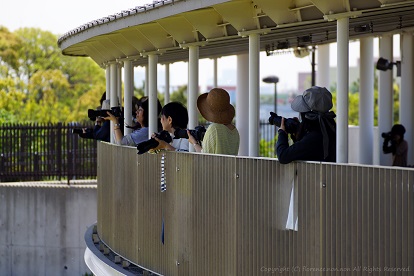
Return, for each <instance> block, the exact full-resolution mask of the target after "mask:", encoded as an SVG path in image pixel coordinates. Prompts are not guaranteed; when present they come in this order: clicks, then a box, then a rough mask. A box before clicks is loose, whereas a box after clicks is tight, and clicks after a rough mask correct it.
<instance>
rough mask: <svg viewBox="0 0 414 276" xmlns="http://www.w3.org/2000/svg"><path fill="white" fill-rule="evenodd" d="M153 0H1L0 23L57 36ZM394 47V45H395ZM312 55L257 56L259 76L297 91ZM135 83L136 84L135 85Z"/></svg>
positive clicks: (204, 72)
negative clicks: (272, 79)
mask: <svg viewBox="0 0 414 276" xmlns="http://www.w3.org/2000/svg"><path fill="white" fill-rule="evenodd" d="M146 3H152V0H82V1H81V0H71V1H68V2H65V1H57V0H37V1H33V0H0V25H2V26H5V27H7V28H8V29H9V30H10V31H14V30H16V29H18V28H22V27H36V28H40V29H42V30H45V31H50V32H52V33H54V34H56V35H59V36H60V35H63V34H64V33H66V32H68V31H70V30H72V29H75V28H77V27H79V26H81V25H83V24H85V23H87V22H89V21H92V20H94V19H99V18H102V17H105V16H107V15H111V14H115V13H117V12H120V11H122V10H127V9H130V8H134V7H136V6H143V5H144V4H146ZM377 49H378V43H377V42H374V54H376V55H378V50H377ZM394 49H395V46H394ZM310 59H311V57H310V56H307V57H304V58H296V57H294V55H293V54H292V53H290V54H281V55H275V56H266V55H265V53H261V55H260V78H261V79H263V78H264V77H266V76H270V75H276V76H278V77H279V83H278V84H277V86H278V92H282V93H283V92H284V91H291V90H296V89H297V87H298V78H297V74H298V73H299V72H310V71H311V60H310ZM358 59H359V42H352V43H350V54H349V64H350V66H356V64H357V61H358ZM236 60H237V59H236V57H235V56H230V57H223V58H220V59H219V60H218V85H219V86H225V85H235V84H236V73H235V67H236V64H237V63H236ZM199 64H200V65H199V67H200V68H199V70H200V73H199V82H200V86H201V87H202V88H203V87H206V86H208V85H212V82H213V80H212V76H211V75H212V74H211V72H212V70H213V63H212V61H211V60H209V59H205V60H200V63H199ZM330 65H331V66H336V45H335V44H331V46H330ZM187 66H188V65H187V63H184V62H179V63H174V64H171V65H170V79H171V80H170V84H171V85H172V86H179V85H182V84H186V83H187V79H186V78H185V74H183V71H187ZM163 68H164V67H163V66H159V69H158V72H159V76H160V77H159V80H158V86H159V89H160V90H161V91H162V90H163V89H162V87H163V83H164V81H163V78H162V77H161V76H162V75H163V70H164V69H163ZM135 71H136V80H137V81H138V82H140V81H142V80H143V79H144V75H145V73H144V69H143V68H142V67H138V68H136V69H135ZM136 85H138V84H136ZM260 85H261V87H264V90H265V91H273V84H266V83H261V84H260Z"/></svg>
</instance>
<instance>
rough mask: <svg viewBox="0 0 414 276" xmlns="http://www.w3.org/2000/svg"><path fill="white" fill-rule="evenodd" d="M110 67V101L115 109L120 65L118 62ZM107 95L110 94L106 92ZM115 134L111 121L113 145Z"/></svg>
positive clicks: (111, 140)
mask: <svg viewBox="0 0 414 276" xmlns="http://www.w3.org/2000/svg"><path fill="white" fill-rule="evenodd" d="M110 66H111V80H110V83H111V86H110V90H109V95H110V96H109V99H110V106H111V107H113V106H117V103H116V102H117V95H116V89H117V87H118V86H117V79H118V77H117V74H118V72H117V71H118V69H117V67H118V65H117V63H116V62H113V63H111V65H110ZM106 93H107V94H108V92H106ZM113 133H114V124H113V123H112V121H111V139H110V142H111V143H114V142H115V139H114V136H113Z"/></svg>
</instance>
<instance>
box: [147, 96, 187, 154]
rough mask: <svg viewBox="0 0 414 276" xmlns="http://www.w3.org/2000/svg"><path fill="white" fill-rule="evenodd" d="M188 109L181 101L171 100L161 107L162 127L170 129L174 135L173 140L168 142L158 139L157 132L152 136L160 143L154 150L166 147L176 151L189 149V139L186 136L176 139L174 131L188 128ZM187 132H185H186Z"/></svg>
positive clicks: (166, 129)
mask: <svg viewBox="0 0 414 276" xmlns="http://www.w3.org/2000/svg"><path fill="white" fill-rule="evenodd" d="M187 124H188V111H187V108H186V107H185V106H184V105H183V104H181V103H179V102H171V103H168V104H166V105H164V107H163V108H162V109H161V125H162V129H163V130H165V131H168V133H170V135H171V136H172V142H171V143H167V142H165V141H164V140H162V139H158V138H157V137H156V136H155V134H153V135H152V138H154V139H155V140H157V141H158V143H159V145H158V146H157V147H156V148H155V149H154V150H159V149H165V150H175V151H188V140H187V139H185V138H178V139H174V132H175V131H176V130H177V129H183V130H185V129H187ZM184 133H185V132H184Z"/></svg>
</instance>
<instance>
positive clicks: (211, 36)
mask: <svg viewBox="0 0 414 276" xmlns="http://www.w3.org/2000/svg"><path fill="white" fill-rule="evenodd" d="M344 17H348V18H349V37H350V39H357V38H361V37H364V36H380V35H382V34H385V33H401V32H403V31H413V30H414V29H413V27H414V0H407V1H402V0H313V1H312V0H253V1H249V0H227V1H226V0H166V1H154V4H151V5H146V6H144V7H135V8H132V9H130V10H128V11H122V12H120V13H117V14H114V15H111V16H107V17H103V18H100V19H97V20H93V21H91V22H89V23H86V24H84V25H82V26H80V27H78V28H76V29H74V30H72V31H69V32H68V33H66V34H64V35H63V36H62V37H61V38H59V40H58V45H59V47H60V48H61V49H62V52H63V54H65V55H71V56H89V57H91V58H92V59H93V60H94V61H95V62H96V63H98V64H99V65H101V66H105V64H107V63H108V62H113V61H116V60H122V59H126V58H128V59H132V60H133V61H134V65H145V64H147V63H148V61H147V58H146V57H147V55H148V54H154V53H156V54H159V58H158V61H159V63H169V62H176V61H186V60H188V49H187V48H188V47H189V46H192V45H198V46H200V48H199V56H200V58H213V57H219V56H227V55H235V54H241V53H247V52H248V49H249V38H248V35H249V34H252V33H257V34H259V35H260V48H261V50H262V51H265V50H267V51H268V52H269V51H273V50H277V49H286V48H289V49H291V48H297V47H310V46H314V45H319V44H326V43H330V42H335V41H336V35H337V33H336V32H337V19H341V18H344Z"/></svg>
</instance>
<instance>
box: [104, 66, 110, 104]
mask: <svg viewBox="0 0 414 276" xmlns="http://www.w3.org/2000/svg"><path fill="white" fill-rule="evenodd" d="M105 73H106V91H105V92H106V94H105V99H106V100H109V99H110V96H109V95H110V92H109V91H111V66H110V65H107V66H106V71H105Z"/></svg>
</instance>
